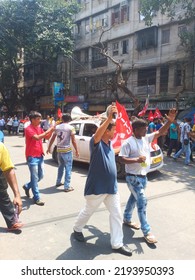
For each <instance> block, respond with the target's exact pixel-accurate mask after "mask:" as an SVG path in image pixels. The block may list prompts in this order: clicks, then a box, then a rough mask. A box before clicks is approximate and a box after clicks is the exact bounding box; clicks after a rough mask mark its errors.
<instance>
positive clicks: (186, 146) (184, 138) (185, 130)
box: [173, 118, 192, 165]
mask: <svg viewBox="0 0 195 280" xmlns="http://www.w3.org/2000/svg"><path fill="white" fill-rule="evenodd" d="M191 121H192V119H191V118H185V119H184V125H183V126H182V128H181V136H180V141H181V144H182V147H181V149H180V150H179V151H178V152H177V153H175V154H174V156H173V159H174V160H177V158H178V157H180V155H181V154H182V153H184V154H185V165H189V164H190V154H191V148H190V131H191V127H190V123H191Z"/></svg>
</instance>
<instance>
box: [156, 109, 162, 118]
mask: <svg viewBox="0 0 195 280" xmlns="http://www.w3.org/2000/svg"><path fill="white" fill-rule="evenodd" d="M160 118H162V114H161V112H160V110H159V109H158V107H156V110H155V112H154V119H160Z"/></svg>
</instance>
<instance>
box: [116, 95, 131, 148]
mask: <svg viewBox="0 0 195 280" xmlns="http://www.w3.org/2000/svg"><path fill="white" fill-rule="evenodd" d="M116 107H117V110H118V116H117V119H116V132H115V136H114V138H113V140H112V145H113V148H119V147H121V145H122V142H123V141H124V140H125V139H127V138H129V137H130V136H131V135H132V126H131V123H130V120H129V117H128V115H127V112H126V110H125V107H124V106H122V105H121V104H120V103H118V102H117V101H116Z"/></svg>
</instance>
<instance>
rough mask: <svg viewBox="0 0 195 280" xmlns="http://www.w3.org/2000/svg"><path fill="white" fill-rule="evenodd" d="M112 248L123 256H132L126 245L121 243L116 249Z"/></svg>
mask: <svg viewBox="0 0 195 280" xmlns="http://www.w3.org/2000/svg"><path fill="white" fill-rule="evenodd" d="M112 250H113V251H115V252H117V253H119V254H122V255H125V256H129V257H131V256H132V250H131V249H130V248H129V247H128V246H127V245H123V246H122V247H120V248H118V249H112Z"/></svg>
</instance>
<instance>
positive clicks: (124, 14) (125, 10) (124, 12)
mask: <svg viewBox="0 0 195 280" xmlns="http://www.w3.org/2000/svg"><path fill="white" fill-rule="evenodd" d="M126 21H129V6H128V5H124V6H122V7H121V23H123V22H126Z"/></svg>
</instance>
